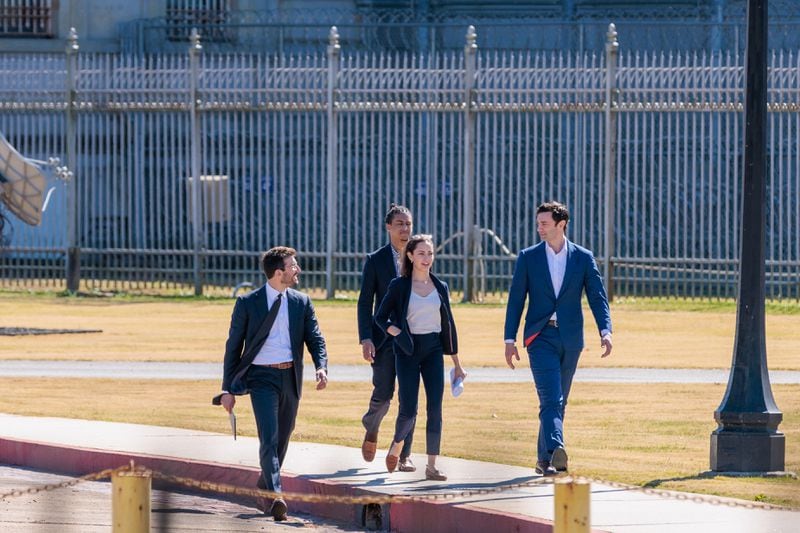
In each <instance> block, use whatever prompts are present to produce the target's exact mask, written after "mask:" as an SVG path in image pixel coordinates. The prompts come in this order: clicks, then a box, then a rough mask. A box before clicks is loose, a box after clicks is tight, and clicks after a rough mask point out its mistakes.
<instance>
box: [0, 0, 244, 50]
mask: <svg viewBox="0 0 800 533" xmlns="http://www.w3.org/2000/svg"><path fill="white" fill-rule="evenodd" d="M0 1H2V0H0ZM231 4H232V0H167V38H168V39H169V40H171V41H188V40H189V35H190V34H191V32H192V28H197V30H198V31H199V32H200V39H201V40H203V41H223V42H225V41H230V40H231V39H232V31H231V28H229V27H227V24H228V18H229V15H230V11H231Z"/></svg>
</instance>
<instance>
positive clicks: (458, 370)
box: [453, 365, 467, 383]
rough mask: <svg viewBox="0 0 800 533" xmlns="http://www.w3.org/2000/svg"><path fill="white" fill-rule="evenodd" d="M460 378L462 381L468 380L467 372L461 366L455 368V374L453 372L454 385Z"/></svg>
mask: <svg viewBox="0 0 800 533" xmlns="http://www.w3.org/2000/svg"><path fill="white" fill-rule="evenodd" d="M458 378H461V379H462V380H465V379H467V371H466V370H464V369H463V368H462V367H461V365H456V367H455V372H453V383H455V382H456V381H458Z"/></svg>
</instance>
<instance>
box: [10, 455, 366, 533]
mask: <svg viewBox="0 0 800 533" xmlns="http://www.w3.org/2000/svg"><path fill="white" fill-rule="evenodd" d="M70 479H72V478H69V477H65V476H59V475H54V474H49V473H45V472H39V471H35V470H29V469H25V468H18V467H10V466H3V465H0V494H2V493H5V492H9V491H11V490H14V489H26V488H29V487H37V486H41V485H45V484H54V483H60V482H62V481H67V480H70ZM150 526H151V530H152V531H164V532H166V531H193V532H194V531H210V532H213V531H220V532H226V533H227V532H234V531H240V532H251V531H258V532H283V533H287V532H291V531H298V530H303V531H310V532H314V533H322V532H342V531H360V530H357V529H352V528H347V527H344V526H341V525H337V524H335V523H333V522H330V521H325V520H321V519H318V518H314V517H311V516H308V515H292V512H291V508H290V509H289V520H287V521H286V522H280V523H275V522H274V521H273V520H272V518H270V517H266V516H264V515H263V514H261V513H260V512H259V511H258V510H257V509H255V507H246V506H243V505H239V504H236V503H231V502H227V501H224V500H218V499H215V498H207V497H204V496H198V495H193V494H180V493H174V492H165V491H159V490H154V491H153V492H152V501H151V518H150ZM0 531H8V532H12V531H13V532H14V533H101V532H102V533H108V532H109V531H111V483H110V482H99V481H93V482H84V483H80V484H78V485H76V486H73V487H67V488H59V489H56V490H52V491H47V492H38V493H36V494H25V495H22V496H11V497H8V498H6V499H2V500H0Z"/></svg>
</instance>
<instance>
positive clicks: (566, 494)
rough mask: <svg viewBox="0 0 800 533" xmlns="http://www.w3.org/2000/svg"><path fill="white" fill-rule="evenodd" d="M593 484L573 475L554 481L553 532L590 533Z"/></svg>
mask: <svg viewBox="0 0 800 533" xmlns="http://www.w3.org/2000/svg"><path fill="white" fill-rule="evenodd" d="M590 489H591V484H590V483H589V482H588V481H584V480H577V481H576V480H574V479H572V478H571V477H567V478H563V479H558V480H556V482H555V483H554V486H553V491H554V493H555V498H554V500H555V525H554V526H553V533H589V531H591V528H592V519H591V512H590V502H591V498H590V494H591V490H590Z"/></svg>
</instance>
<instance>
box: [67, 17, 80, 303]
mask: <svg viewBox="0 0 800 533" xmlns="http://www.w3.org/2000/svg"><path fill="white" fill-rule="evenodd" d="M78 49H79V46H78V33H77V32H76V31H75V28H70V29H69V37H67V48H66V54H67V87H66V89H67V95H66V96H67V115H66V119H67V124H66V141H67V162H66V166H67V168H69V169H72V170H73V172H75V175H73V178H72V179H71V180H69V181H67V270H66V278H67V280H66V281H67V290H68V291H69V292H73V293H74V292H78V289H79V287H80V283H81V249H80V246H79V245H78V186H77V183H76V180H77V172H76V171H77V168H78V167H77V164H76V161H75V159H76V145H77V141H76V135H77V128H76V122H77V114H76V112H75V100H76V89H75V85H76V83H75V82H76V80H75V76H76V74H77V72H78Z"/></svg>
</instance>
